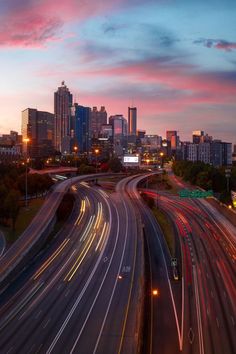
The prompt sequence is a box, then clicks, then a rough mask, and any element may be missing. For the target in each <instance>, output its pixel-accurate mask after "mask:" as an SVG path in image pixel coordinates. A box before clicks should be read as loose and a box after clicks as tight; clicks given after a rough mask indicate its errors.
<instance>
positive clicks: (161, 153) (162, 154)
mask: <svg viewBox="0 0 236 354" xmlns="http://www.w3.org/2000/svg"><path fill="white" fill-rule="evenodd" d="M160 156H161V168H163V157H164V152H163V151H161V152H160Z"/></svg>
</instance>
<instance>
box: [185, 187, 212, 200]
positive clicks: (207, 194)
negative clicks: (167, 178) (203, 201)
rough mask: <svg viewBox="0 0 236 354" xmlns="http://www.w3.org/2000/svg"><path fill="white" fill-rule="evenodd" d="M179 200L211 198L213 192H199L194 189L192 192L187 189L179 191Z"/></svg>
mask: <svg viewBox="0 0 236 354" xmlns="http://www.w3.org/2000/svg"><path fill="white" fill-rule="evenodd" d="M179 196H180V198H208V197H213V191H212V190H209V191H201V190H199V189H195V190H193V191H191V190H189V189H181V190H180V191H179Z"/></svg>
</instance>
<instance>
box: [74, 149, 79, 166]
mask: <svg viewBox="0 0 236 354" xmlns="http://www.w3.org/2000/svg"><path fill="white" fill-rule="evenodd" d="M73 150H74V153H75V167H76V168H77V151H78V146H74V147H73Z"/></svg>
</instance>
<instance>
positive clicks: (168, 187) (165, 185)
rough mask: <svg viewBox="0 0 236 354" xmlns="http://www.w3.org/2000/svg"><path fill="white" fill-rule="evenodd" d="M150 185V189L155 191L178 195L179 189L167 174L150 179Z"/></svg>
mask: <svg viewBox="0 0 236 354" xmlns="http://www.w3.org/2000/svg"><path fill="white" fill-rule="evenodd" d="M148 185H149V188H152V189H155V190H157V191H165V192H167V193H171V194H177V188H176V187H175V185H174V184H173V183H172V181H171V180H170V178H169V177H168V175H167V174H164V175H155V176H153V177H149V180H148Z"/></svg>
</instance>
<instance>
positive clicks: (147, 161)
mask: <svg viewBox="0 0 236 354" xmlns="http://www.w3.org/2000/svg"><path fill="white" fill-rule="evenodd" d="M149 162H150V160H149V159H147V160H146V163H147V166H148V165H149ZM146 188H147V189H148V176H147V185H146Z"/></svg>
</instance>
